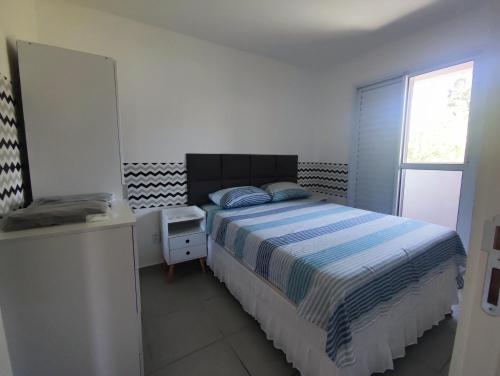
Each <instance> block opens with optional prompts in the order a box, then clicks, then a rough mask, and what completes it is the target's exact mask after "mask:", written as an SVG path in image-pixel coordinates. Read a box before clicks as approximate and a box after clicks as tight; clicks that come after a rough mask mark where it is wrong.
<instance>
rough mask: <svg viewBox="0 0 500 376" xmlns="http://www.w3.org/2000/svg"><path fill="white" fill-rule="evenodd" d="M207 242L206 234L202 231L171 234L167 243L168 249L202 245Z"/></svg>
mask: <svg viewBox="0 0 500 376" xmlns="http://www.w3.org/2000/svg"><path fill="white" fill-rule="evenodd" d="M206 243H207V236H206V234H205V233H204V232H198V233H196V234H189V235H181V236H172V237H170V238H168V245H169V247H170V249H176V248H183V247H190V246H194V245H202V244H206Z"/></svg>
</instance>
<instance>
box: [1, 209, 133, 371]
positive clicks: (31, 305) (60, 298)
mask: <svg viewBox="0 0 500 376" xmlns="http://www.w3.org/2000/svg"><path fill="white" fill-rule="evenodd" d="M135 239H136V236H135V218H134V216H133V214H132V212H131V211H130V209H129V208H128V206H127V203H126V202H125V201H119V202H115V203H113V206H112V210H111V211H110V214H109V220H105V221H102V222H95V223H81V224H70V225H63V226H54V227H45V228H39V229H31V230H23V231H14V232H8V233H4V232H0V307H1V312H2V316H3V322H4V328H5V337H6V342H7V347H8V351H9V355H10V361H11V365H12V370H13V374H14V375H15V376H58V375H61V376H63V375H64V376H66V375H72V376H89V375H99V376H139V375H142V340H141V320H140V292H139V280H138V260H137V252H136V246H135Z"/></svg>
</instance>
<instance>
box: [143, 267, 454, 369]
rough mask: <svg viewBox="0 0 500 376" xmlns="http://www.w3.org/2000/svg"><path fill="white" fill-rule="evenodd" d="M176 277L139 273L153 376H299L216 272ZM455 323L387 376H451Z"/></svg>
mask: <svg viewBox="0 0 500 376" xmlns="http://www.w3.org/2000/svg"><path fill="white" fill-rule="evenodd" d="M176 269H177V270H176V274H175V278H174V281H173V283H171V284H168V283H167V281H166V271H165V268H164V267H163V266H162V265H160V266H155V267H150V268H146V269H141V273H140V278H141V295H142V296H141V300H142V310H143V312H142V313H143V346H144V366H145V372H146V375H147V376H164V375H169V376H170V375H172V376H176V375H188V376H190V375H195V376H198V375H199V376H205V375H208V376H211V375H235V376H239V375H242V376H249V374H250V376H267V375H272V376H281V375H283V376H292V375H293V376H300V374H299V373H298V371H297V370H295V369H294V368H293V367H292V366H291V365H290V364H289V363H287V362H286V358H285V355H284V354H283V353H282V352H281V351H279V350H277V349H275V348H274V347H273V345H272V343H271V342H270V341H268V340H267V339H266V337H265V334H264V332H262V331H261V330H260V328H259V326H258V324H257V323H256V321H255V320H254V319H253V318H252V317H251V316H250V315H248V314H246V313H245V312H244V311H243V309H242V307H241V306H240V304H239V303H238V302H237V301H236V300H235V299H234V298H233V297H232V296H231V295H230V293H229V292H228V291H227V289H226V288H225V286H224V285H223V284H221V283H220V282H219V281H218V280H217V279H216V278H215V277H214V276H213V275H212V274H211V273H210V272H207V273H206V274H203V273H201V272H200V270H199V264H198V263H197V262H192V263H186V264H181V265H179V266H178V267H177V268H176ZM454 316H455V317H456V316H457V312H455V313H454ZM455 317H451V316H450V317H448V318H446V319H445V320H444V321H443V322H441V323H440V325H439V326H437V327H434V328H432V329H431V330H429V331H427V332H426V333H425V335H424V336H423V337H422V338H420V339H419V343H418V344H417V345H413V346H409V347H408V348H407V351H406V352H407V355H406V356H405V357H404V358H402V359H398V360H396V361H395V362H394V366H395V369H394V370H393V371H387V372H385V373H384V374H383V375H384V376H417V375H418V376H447V372H448V368H449V360H450V357H451V352H452V348H453V341H454V335H455V331H456V326H457V321H456V318H455ZM379 375H380V374H379Z"/></svg>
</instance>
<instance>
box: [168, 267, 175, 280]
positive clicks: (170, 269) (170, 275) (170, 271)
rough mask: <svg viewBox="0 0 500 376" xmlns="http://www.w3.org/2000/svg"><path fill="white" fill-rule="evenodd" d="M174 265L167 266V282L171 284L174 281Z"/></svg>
mask: <svg viewBox="0 0 500 376" xmlns="http://www.w3.org/2000/svg"><path fill="white" fill-rule="evenodd" d="M174 271H175V265H169V266H168V274H167V282H168V283H171V282H172V281H173V280H174Z"/></svg>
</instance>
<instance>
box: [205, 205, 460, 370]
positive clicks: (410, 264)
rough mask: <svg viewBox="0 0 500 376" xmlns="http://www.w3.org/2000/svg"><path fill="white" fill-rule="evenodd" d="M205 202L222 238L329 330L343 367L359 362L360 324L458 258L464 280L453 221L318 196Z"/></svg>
mask: <svg viewBox="0 0 500 376" xmlns="http://www.w3.org/2000/svg"><path fill="white" fill-rule="evenodd" d="M205 210H207V213H208V215H207V222H208V223H207V225H208V226H207V229H208V231H209V233H210V234H211V236H212V238H213V239H214V240H215V242H216V243H217V244H219V245H220V246H222V247H224V248H225V249H226V250H227V251H229V252H230V253H231V254H232V255H233V256H234V257H236V258H237V259H239V260H240V261H241V262H242V263H243V264H244V265H245V266H246V267H248V268H249V269H250V270H252V271H254V272H255V273H257V274H258V275H260V276H261V277H263V278H264V279H266V280H267V281H268V282H270V283H271V284H272V285H274V286H275V287H276V288H278V289H279V290H280V291H281V292H282V293H283V294H284V295H285V296H286V297H287V298H288V299H289V300H290V301H291V302H293V303H294V304H295V305H296V306H297V311H298V314H299V315H300V316H302V317H303V318H305V319H306V320H309V321H310V322H312V323H314V324H316V325H318V326H319V327H321V328H323V329H325V330H326V332H327V344H326V352H327V353H328V355H329V357H330V358H331V359H332V360H333V361H335V362H336V364H337V366H338V367H344V366H346V365H349V364H352V363H354V362H355V358H354V351H353V348H352V345H351V340H352V333H353V332H354V331H355V330H357V329H358V328H361V327H363V325H366V324H367V323H368V322H370V321H371V320H373V318H374V317H377V315H379V314H382V313H384V312H386V311H387V310H389V309H390V308H391V307H392V306H393V305H394V304H396V303H397V302H398V300H399V299H400V298H401V297H402V296H405V295H406V294H408V293H411V292H412V291H415V289H416V290H418V287H419V284H421V283H424V281H425V280H428V279H429V278H430V277H432V275H433V274H434V275H435V274H436V273H439V272H441V271H442V270H444V268H445V267H449V265H450V263H453V264H454V265H456V267H457V283H458V284H459V287H461V272H460V270H461V269H462V268H461V267H463V266H465V251H464V247H463V245H462V242H461V241H460V238H459V237H458V235H457V234H456V232H455V231H452V230H449V229H447V228H445V227H441V226H436V225H432V224H429V223H425V222H420V221H415V220H410V219H407V218H402V217H395V216H391V215H384V214H379V213H373V212H369V211H365V210H360V209H354V208H350V207H347V206H341V205H336V204H326V203H324V202H318V201H315V200H311V199H305V200H294V201H287V202H281V203H271V204H265V205H259V206H253V207H246V208H238V209H231V210H220V209H218V208H217V207H214V206H207V207H205Z"/></svg>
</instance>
